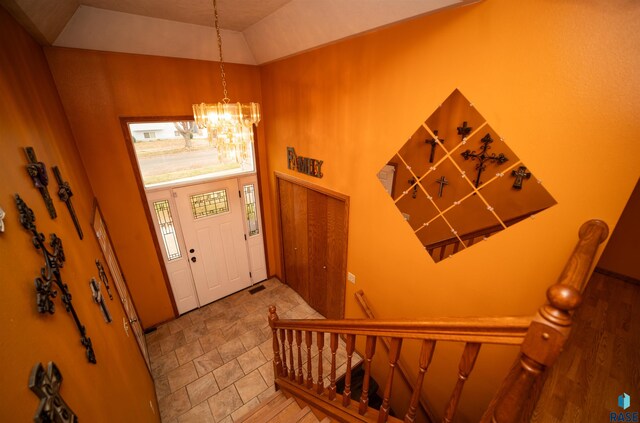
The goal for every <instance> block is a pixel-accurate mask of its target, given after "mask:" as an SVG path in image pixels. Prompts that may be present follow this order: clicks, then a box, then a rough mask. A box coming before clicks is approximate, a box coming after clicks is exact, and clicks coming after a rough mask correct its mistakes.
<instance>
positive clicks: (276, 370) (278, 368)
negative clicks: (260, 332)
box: [269, 305, 282, 378]
mask: <svg viewBox="0 0 640 423" xmlns="http://www.w3.org/2000/svg"><path fill="white" fill-rule="evenodd" d="M277 321H278V313H276V306H273V305H272V306H270V307H269V326H271V336H272V339H273V376H274V377H275V378H277V377H278V376H280V375H281V374H282V361H281V360H280V352H279V347H278V329H276V327H275V324H276V322H277Z"/></svg>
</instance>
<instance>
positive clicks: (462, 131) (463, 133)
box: [436, 120, 473, 141]
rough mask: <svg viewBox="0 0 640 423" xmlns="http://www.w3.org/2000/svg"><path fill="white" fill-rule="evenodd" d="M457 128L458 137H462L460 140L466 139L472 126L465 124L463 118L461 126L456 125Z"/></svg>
mask: <svg viewBox="0 0 640 423" xmlns="http://www.w3.org/2000/svg"><path fill="white" fill-rule="evenodd" d="M457 129H458V135H460V137H461V138H462V141H466V138H467V135H469V134H470V133H471V130H472V129H473V128H472V127H470V126H467V121H466V120H465V121H464V122H462V126H458V128H457ZM436 135H437V134H436Z"/></svg>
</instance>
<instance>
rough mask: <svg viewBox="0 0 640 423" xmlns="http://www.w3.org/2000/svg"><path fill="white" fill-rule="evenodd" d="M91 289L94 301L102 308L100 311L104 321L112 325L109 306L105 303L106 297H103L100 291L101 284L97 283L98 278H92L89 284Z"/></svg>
mask: <svg viewBox="0 0 640 423" xmlns="http://www.w3.org/2000/svg"><path fill="white" fill-rule="evenodd" d="M89 287H91V293H92V294H93V301H95V302H96V304H98V305H99V306H100V311H101V312H102V317H104V321H105V322H107V323H110V322H111V313H109V309H108V308H107V304H106V303H105V302H104V297H103V296H102V291H101V290H100V282H98V281H96V278H91V281H90V282H89Z"/></svg>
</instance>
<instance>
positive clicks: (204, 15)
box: [0, 0, 479, 64]
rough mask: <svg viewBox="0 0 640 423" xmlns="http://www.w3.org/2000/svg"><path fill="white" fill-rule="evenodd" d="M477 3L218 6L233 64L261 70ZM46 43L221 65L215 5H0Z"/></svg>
mask: <svg viewBox="0 0 640 423" xmlns="http://www.w3.org/2000/svg"><path fill="white" fill-rule="evenodd" d="M476 1H479V0H217V2H218V14H219V18H220V26H221V27H222V28H223V30H222V37H223V45H224V51H223V54H224V59H225V61H227V62H233V63H244V64H261V63H266V62H270V61H273V60H277V59H280V58H282V57H286V56H290V55H293V54H296V53H299V52H301V51H305V50H309V49H312V48H315V47H318V46H322V45H325V44H328V43H332V42H335V41H337V40H340V39H343V38H347V37H350V36H353V35H356V34H360V33H363V32H366V31H370V30H373V29H376V28H379V27H382V26H386V25H390V24H393V23H395V22H399V21H403V20H407V19H410V18H413V17H416V16H420V15H424V14H427V13H433V12H435V11H437V10H440V9H443V8H447V7H453V6H460V5H464V4H468V3H474V2H476ZM0 3H1V4H2V5H3V6H4V7H5V8H7V10H9V11H10V12H11V13H12V15H13V16H14V17H15V18H16V19H17V20H18V21H19V22H20V23H21V24H22V25H23V26H24V27H25V28H26V29H27V30H28V31H29V32H30V33H31V34H32V35H33V36H34V37H35V38H36V39H37V40H38V41H39V42H40V43H41V44H44V45H54V46H61V47H72V48H84V49H90V50H104V51H117V52H125V53H137V54H151V55H158V56H170V57H183V58H191V59H202V60H218V52H217V45H216V42H215V32H214V29H213V22H214V16H213V3H212V1H211V0H0Z"/></svg>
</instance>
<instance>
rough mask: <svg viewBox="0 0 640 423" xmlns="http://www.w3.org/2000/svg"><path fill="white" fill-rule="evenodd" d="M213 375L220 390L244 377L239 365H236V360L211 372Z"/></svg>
mask: <svg viewBox="0 0 640 423" xmlns="http://www.w3.org/2000/svg"><path fill="white" fill-rule="evenodd" d="M213 375H214V376H215V378H216V381H217V382H218V386H219V387H220V388H226V387H227V386H229V385H231V384H232V383H233V382H235V381H236V380H238V379H240V378H241V377H243V376H244V373H243V371H242V368H241V367H240V364H238V360H235V359H234V360H233V361H231V362H229V363H227V364H225V365H224V366H221V367H218V368H217V369H215V370H214V371H213Z"/></svg>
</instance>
